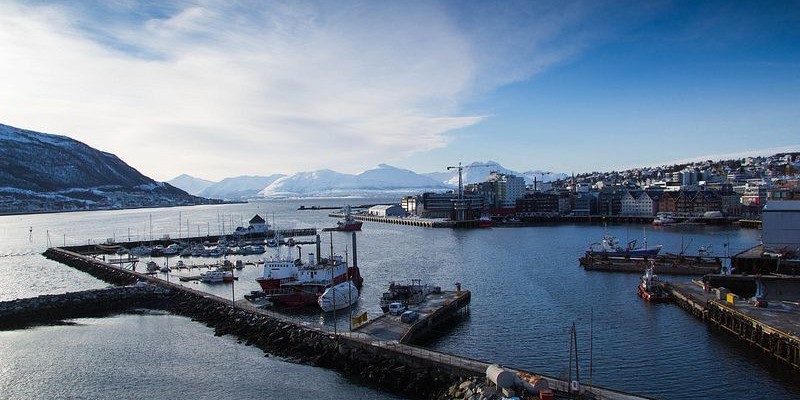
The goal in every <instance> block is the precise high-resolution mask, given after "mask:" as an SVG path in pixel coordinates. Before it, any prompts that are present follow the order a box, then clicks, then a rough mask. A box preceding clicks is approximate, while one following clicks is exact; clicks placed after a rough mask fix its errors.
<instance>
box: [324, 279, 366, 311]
mask: <svg viewBox="0 0 800 400" xmlns="http://www.w3.org/2000/svg"><path fill="white" fill-rule="evenodd" d="M358 296H359V294H358V288H357V287H356V285H354V284H353V283H352V282H351V281H345V282H342V283H340V284H338V285H335V286H332V287H329V288H327V289H325V291H324V292H322V295H320V296H319V298H318V299H317V304H319V307H320V308H321V309H322V311H325V312H330V311H334V310H341V309H343V308H347V307H350V306H351V305H353V304H355V303H356V302H357V301H358Z"/></svg>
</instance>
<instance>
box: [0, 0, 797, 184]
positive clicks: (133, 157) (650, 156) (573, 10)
mask: <svg viewBox="0 0 800 400" xmlns="http://www.w3.org/2000/svg"><path fill="white" fill-rule="evenodd" d="M0 25H2V26H3V27H4V29H3V30H2V31H0V48H2V49H3V51H4V54H5V55H6V57H4V58H5V59H6V60H8V62H5V63H2V64H0V75H1V76H3V77H4V79H3V81H2V83H0V110H2V111H1V112H0V122H1V123H5V124H9V125H14V126H17V127H21V128H26V129H32V130H38V131H44V132H49V133H61V134H66V135H68V136H71V137H73V138H76V139H78V140H81V141H84V142H86V143H87V144H89V145H91V146H93V147H96V148H99V149H101V150H104V151H109V152H112V153H115V154H117V155H118V156H120V157H121V158H122V159H123V160H125V161H126V162H127V163H129V164H130V165H132V166H134V167H135V168H137V169H139V170H140V171H142V172H143V173H145V174H146V175H149V176H151V177H153V178H156V179H161V180H167V179H170V178H172V177H174V176H176V175H178V174H180V173H184V172H185V173H188V174H190V175H194V176H198V177H203V178H207V179H213V180H218V179H221V178H223V177H227V176H235V175H244V174H248V175H268V174H272V173H287V174H289V173H294V172H298V171H305V170H314V169H322V168H330V169H334V170H337V171H340V172H349V173H356V172H360V171H363V170H365V169H369V168H372V167H374V166H376V165H377V164H379V163H384V162H385V163H388V164H391V165H395V166H399V167H404V168H409V169H412V170H414V171H417V172H431V171H442V170H444V169H445V168H446V166H448V165H454V164H455V163H457V162H459V161H463V162H471V161H477V160H482V161H486V160H494V161H497V162H500V163H501V164H503V165H504V166H505V167H507V168H511V169H515V170H519V171H525V170H529V169H545V170H551V171H557V172H573V171H574V172H585V171H595V170H612V169H622V168H629V167H637V166H647V165H660V164H665V163H671V162H674V161H679V160H688V159H697V158H712V159H716V158H720V157H729V156H738V155H743V154H767V153H771V152H777V151H784V150H794V151H800V129H799V124H800V2H798V1H791V2H788V1H785V2H781V1H768V2H761V1H753V2H740V1H739V2H737V1H734V2H730V1H720V2H696V1H687V2H680V1H677V2H671V1H652V2H635V1H631V2H626V1H614V2H599V1H574V2H570V1H557V2H538V1H518V2H489V1H486V2H481V1H472V2H462V1H444V2H434V1H420V2H344V1H335V2H333V1H323V2H303V1H287V2H266V1H252V2H241V3H233V2H222V1H191V2H170V3H169V4H167V5H163V4H162V2H135V1H116V2H115V1H97V2H91V1H85V2H46V1H18V2H17V1H9V2H3V3H2V4H0Z"/></svg>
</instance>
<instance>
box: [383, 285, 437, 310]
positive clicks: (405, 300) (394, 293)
mask: <svg viewBox="0 0 800 400" xmlns="http://www.w3.org/2000/svg"><path fill="white" fill-rule="evenodd" d="M440 291H441V288H439V287H438V286H430V285H423V284H422V280H420V279H412V280H411V284H410V285H407V284H401V283H397V282H390V283H389V290H388V291H386V292H384V293H383V295H382V296H381V300H380V306H381V310H383V312H388V311H389V304H392V303H401V304H402V305H404V306H406V307H408V306H409V305H414V304H419V303H421V302H422V301H423V300H425V297H426V296H427V295H428V294H430V293H437V292H440Z"/></svg>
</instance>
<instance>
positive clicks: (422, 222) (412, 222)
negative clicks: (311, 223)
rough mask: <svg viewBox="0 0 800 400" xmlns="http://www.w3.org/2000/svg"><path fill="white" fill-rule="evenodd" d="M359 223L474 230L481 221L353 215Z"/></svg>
mask: <svg viewBox="0 0 800 400" xmlns="http://www.w3.org/2000/svg"><path fill="white" fill-rule="evenodd" d="M328 216H329V217H334V218H344V214H342V213H331V214H328ZM352 216H353V218H354V219H356V220H357V221H370V222H381V223H384V224H395V225H408V226H419V227H423V228H474V227H477V226H478V224H479V223H480V221H478V220H477V219H470V220H464V221H453V220H448V219H430V218H417V217H403V218H401V217H379V216H375V215H364V214H352Z"/></svg>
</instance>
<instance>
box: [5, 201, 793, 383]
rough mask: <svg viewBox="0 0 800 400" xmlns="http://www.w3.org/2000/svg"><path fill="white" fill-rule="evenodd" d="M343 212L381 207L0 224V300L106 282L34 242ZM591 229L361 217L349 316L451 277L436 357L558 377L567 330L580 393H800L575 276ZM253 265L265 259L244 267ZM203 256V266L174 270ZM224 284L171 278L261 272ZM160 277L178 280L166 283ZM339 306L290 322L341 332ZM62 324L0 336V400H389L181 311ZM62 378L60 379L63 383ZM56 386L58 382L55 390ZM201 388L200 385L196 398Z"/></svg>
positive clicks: (721, 230)
mask: <svg viewBox="0 0 800 400" xmlns="http://www.w3.org/2000/svg"><path fill="white" fill-rule="evenodd" d="M346 202H349V203H351V204H363V203H379V202H380V201H375V200H374V199H367V200H364V199H349V200H341V199H328V200H298V201H270V202H257V203H249V204H232V205H224V206H200V207H182V208H165V209H140V210H118V211H95V212H75V213H58V214H43V215H24V216H5V217H0V239H2V240H1V241H0V273H2V274H3V276H4V279H2V280H0V300H10V299H14V298H18V297H30V296H36V295H39V294H45V293H63V292H67V291H77V290H85V289H93V288H101V287H106V286H107V284H105V283H104V282H101V281H99V280H96V279H94V278H92V277H90V276H88V275H86V274H84V273H82V272H79V271H76V270H73V269H72V268H69V267H66V266H63V265H61V264H58V263H54V262H51V261H49V260H46V259H44V258H43V257H42V256H41V255H39V253H40V252H41V251H43V250H44V249H45V248H46V247H47V245H48V240H49V242H50V243H51V244H52V245H62V244H64V243H66V244H67V245H70V244H72V245H74V244H86V243H89V242H92V243H96V242H101V241H104V240H105V239H106V238H115V239H116V240H117V241H125V240H129V239H130V240H142V241H146V240H148V239H149V238H150V237H154V238H158V237H161V236H163V235H164V234H169V235H170V236H171V237H173V238H175V237H178V236H179V234H180V235H183V236H185V235H186V229H187V225H188V229H189V231H190V234H191V235H192V236H197V234H198V232H199V233H200V234H206V233H211V234H217V233H218V232H219V231H220V230H221V229H222V224H223V222H222V221H223V220H224V221H225V222H224V224H225V230H226V231H228V232H230V226H231V225H233V226H238V225H246V224H247V221H248V220H249V219H250V218H251V217H252V216H253V215H254V214H256V213H258V214H260V215H262V216H264V217H266V219H268V220H269V221H270V223H273V221H274V223H275V225H276V226H277V227H278V228H302V227H317V228H322V227H325V226H331V225H333V224H334V223H335V219H333V218H330V217H328V216H327V215H328V211H325V210H309V211H297V208H298V206H300V205H305V206H306V207H310V206H314V205H317V206H341V205H344V204H345V203H346ZM179 218H180V221H181V222H180V224H179ZM187 220H188V222H187ZM151 226H152V229H151ZM179 226H180V229H179ZM31 229H32V231H31ZM603 230H604V228H603V227H602V226H589V225H554V226H537V227H521V228H492V229H465V230H450V229H426V228H418V227H410V226H399V225H390V224H380V223H373V222H365V223H364V228H363V231H362V232H360V233H358V261H359V267H360V268H361V273H362V275H363V276H364V279H365V284H364V288H363V290H362V297H361V300H360V301H359V303H358V304H357V306H356V307H354V309H353V310H352V313H353V314H356V313H360V312H363V311H366V312H368V313H369V314H370V315H371V316H375V315H377V314H378V313H379V312H380V308H379V307H378V299H379V297H380V294H381V293H382V292H383V291H384V290H385V289H386V286H387V285H388V283H389V282H390V281H392V280H399V281H403V280H405V281H407V280H410V279H422V280H423V282H426V283H432V284H436V285H439V286H442V288H443V289H445V290H452V289H453V288H454V283H455V282H460V283H461V284H462V286H463V287H464V288H465V289H469V290H471V291H472V296H473V297H472V304H471V306H470V313H469V314H468V316H466V317H464V318H462V319H460V320H458V321H457V322H455V323H454V324H453V325H452V326H450V327H449V328H447V329H446V330H444V331H443V332H441V336H440V337H438V338H435V339H431V341H430V342H428V343H426V345H427V346H429V347H431V348H434V349H436V350H439V351H443V352H448V353H454V354H458V355H463V356H466V357H470V358H476V359H480V360H485V361H491V362H497V363H500V364H504V365H508V366H512V367H518V368H524V369H528V370H532V371H537V372H540V373H544V374H548V375H553V376H562V375H563V376H565V377H566V374H567V369H568V368H567V367H568V365H569V329H570V327H571V326H572V324H573V323H575V324H576V327H577V330H578V348H579V357H580V374H581V381H583V382H584V383H588V382H589V379H590V372H589V371H590V364H591V367H592V368H591V371H592V372H591V380H592V383H593V384H595V385H599V386H605V387H610V388H614V389H619V390H624V391H628V392H633V393H637V394H641V395H646V396H652V397H657V398H664V399H679V398H686V397H687V395H688V396H689V397H692V398H724V397H731V396H734V395H735V396H742V397H744V398H772V399H789V398H798V397H799V396H800V383H798V382H796V381H794V377H793V375H792V373H791V372H790V371H786V370H784V369H783V368H781V366H780V365H777V364H775V363H773V362H772V361H769V360H762V359H761V358H760V357H759V355H758V354H757V353H755V352H754V351H752V350H750V349H748V348H747V347H745V346H743V345H741V344H739V343H738V342H736V341H734V340H732V339H730V338H728V337H726V336H725V335H723V334H721V333H719V332H716V331H715V330H713V329H711V328H709V327H707V326H706V325H705V324H704V323H703V322H701V321H700V320H698V319H696V318H695V317H693V316H691V315H689V314H688V313H686V312H685V311H683V310H681V309H680V308H678V307H677V306H675V305H664V304H659V305H651V304H646V303H644V302H643V301H641V300H640V299H639V298H638V297H637V296H636V290H635V289H636V284H637V282H638V279H639V277H638V276H637V275H635V274H621V273H608V272H587V271H584V270H583V269H582V268H581V267H580V266H579V265H578V261H577V259H578V257H579V256H580V255H581V254H582V253H583V251H584V250H585V248H586V246H587V244H588V243H590V242H594V241H597V240H599V238H600V237H601V236H602V234H603ZM608 230H609V232H610V233H612V234H614V235H615V236H617V237H618V238H619V239H620V241H621V242H623V243H625V242H627V241H628V240H633V239H637V240H638V241H639V243H641V241H642V240H643V233H646V236H647V240H648V242H649V244H650V245H654V244H662V245H664V250H663V251H666V252H671V253H677V252H680V251H681V249H685V251H686V252H687V253H688V254H696V252H697V249H698V248H699V247H700V246H705V247H706V248H709V247H710V248H712V249H713V251H714V253H715V254H717V255H720V256H724V255H725V254H726V253H729V252H730V253H736V252H738V251H741V250H744V249H746V248H749V247H751V246H754V245H756V244H758V242H759V237H760V231H758V230H744V229H737V228H732V227H712V226H684V227H666V228H659V229H655V228H652V227H650V226H647V227H642V226H641V225H617V226H609V227H608ZM645 230H646V231H645ZM151 232H152V233H151ZM331 238H332V239H333V251H334V253H336V254H342V255H344V254H345V253H346V252H347V253H349V254H351V255H352V247H351V238H350V234H347V233H341V232H334V233H332V234H330V235H329V234H327V233H325V234H323V235H322V239H323V251H322V252H323V255H327V254H328V253H329V251H330V250H329V249H330V247H329V241H330V239H331ZM726 244H728V245H727V246H726ZM313 251H314V246H312V245H306V246H303V247H302V253H303V254H306V253H308V252H313ZM265 256H266V257H268V256H269V253H268V254H264V255H258V256H251V257H249V258H252V259H256V258H263V257H265ZM145 261H146V260H145ZM157 261H158V262H159V263H163V262H165V261H166V260H164V259H157ZM202 261H205V262H208V259H205V260H200V259H194V258H190V259H188V260H185V262H186V263H187V264H191V263H200V262H202ZM169 262H170V263H174V262H175V259H171V260H170V261H169ZM181 274H197V270H194V271H193V272H181ZM237 274H238V275H239V276H240V279H239V281H237V282H236V283H235V285H233V286H232V285H224V284H222V285H213V286H212V285H206V284H203V283H182V284H184V285H191V287H193V288H197V289H201V290H206V291H209V292H211V293H214V294H217V295H220V296H223V297H231V296H233V297H235V298H237V299H239V298H242V296H243V295H244V294H246V293H248V292H249V291H251V290H255V289H257V288H258V286H257V284H256V283H255V281H254V279H255V278H256V277H257V276H259V275H260V274H261V270H260V269H257V268H254V267H252V266H248V267H246V268H245V269H244V270H242V271H238V272H237ZM161 277H162V278H163V277H164V276H163V275H161ZM664 278H666V279H675V280H682V281H686V280H688V279H690V278H687V277H664ZM170 279H172V280H173V281H177V276H175V275H173V276H172V277H171V278H170ZM350 312H351V311H350V310H344V311H341V312H337V315H336V316H334V315H332V314H329V315H323V314H321V313H319V312H316V311H304V312H292V314H293V315H294V316H296V317H297V318H300V319H302V320H304V321H306V322H309V323H313V324H324V325H327V326H334V325H335V326H336V328H337V329H347V325H348V321H349V315H350ZM74 322H75V325H56V326H43V327H35V328H30V329H27V330H17V331H6V332H0V393H4V394H11V395H12V397H18V398H37V397H40V398H49V397H89V398H94V397H109V395H111V394H113V397H123V398H125V397H160V396H159V395H160V394H164V393H170V397H178V398H185V397H199V398H210V397H214V398H218V397H230V398H257V397H258V398H263V397H264V396H265V395H266V396H267V397H284V398H294V397H307V396H313V397H314V398H331V399H333V398H343V397H347V396H354V397H357V398H386V397H391V396H390V395H388V394H385V393H381V392H377V391H374V390H366V392H365V389H364V387H363V385H362V383H363V382H362V383H358V382H353V381H349V380H347V379H345V378H342V377H341V376H340V375H339V374H337V373H335V372H332V371H327V370H324V369H319V368H312V367H308V366H302V365H296V364H291V363H288V362H286V361H283V360H279V359H275V358H272V357H268V358H265V357H263V355H262V353H261V352H260V351H259V350H258V349H254V348H251V347H246V346H244V345H243V344H239V343H237V342H236V340H235V339H234V338H230V337H214V336H213V330H211V329H210V328H208V327H206V326H205V325H203V324H200V323H197V322H192V321H190V320H188V319H186V318H183V317H180V316H174V315H169V314H164V313H156V312H153V313H146V314H143V315H139V314H134V315H129V314H125V315H120V316H115V317H109V318H104V319H91V318H90V319H79V320H76V321H74ZM590 333H591V334H590ZM590 343H591V347H590ZM590 354H591V357H590ZM56 359H58V360H64V361H57V360H56ZM590 360H591V361H590ZM65 371H70V372H69V374H68V375H67V376H65ZM573 378H574V371H573ZM65 379H67V380H68V381H69V382H68V383H69V384H68V385H64V384H58V382H62V381H64V380H65ZM310 382H313V383H310ZM210 387H214V388H215V389H213V390H214V391H206V390H207V389H208V388H210ZM220 387H224V388H225V391H224V392H223V391H220V390H222V389H219V388H220ZM320 388H323V389H320ZM223 394H224V395H223ZM173 395H174V396H173Z"/></svg>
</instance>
